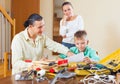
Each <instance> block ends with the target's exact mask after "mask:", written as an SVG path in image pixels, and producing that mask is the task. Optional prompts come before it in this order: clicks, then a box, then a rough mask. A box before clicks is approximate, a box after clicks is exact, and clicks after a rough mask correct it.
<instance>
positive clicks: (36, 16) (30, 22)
mask: <svg viewBox="0 0 120 84" xmlns="http://www.w3.org/2000/svg"><path fill="white" fill-rule="evenodd" d="M42 19H43V17H42V16H40V15H39V14H36V13H33V14H31V15H30V16H29V17H28V19H27V20H26V21H25V22H24V27H25V28H26V27H28V26H29V25H33V23H34V22H35V21H41V20H42Z"/></svg>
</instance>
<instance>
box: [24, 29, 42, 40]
mask: <svg viewBox="0 0 120 84" xmlns="http://www.w3.org/2000/svg"><path fill="white" fill-rule="evenodd" d="M24 36H25V39H26V41H29V40H30V37H29V35H28V27H27V28H26V29H25V30H24ZM42 37H43V36H42V35H38V36H37V37H36V39H35V40H36V41H38V40H40V39H41V38H42Z"/></svg>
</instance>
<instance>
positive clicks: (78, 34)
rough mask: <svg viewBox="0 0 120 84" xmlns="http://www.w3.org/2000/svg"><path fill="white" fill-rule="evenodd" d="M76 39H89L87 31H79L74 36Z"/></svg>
mask: <svg viewBox="0 0 120 84" xmlns="http://www.w3.org/2000/svg"><path fill="white" fill-rule="evenodd" d="M74 37H76V38H83V37H85V38H86V37H87V32H86V31H85V30H79V31H77V32H76V33H75V34H74Z"/></svg>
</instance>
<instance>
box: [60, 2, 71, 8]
mask: <svg viewBox="0 0 120 84" xmlns="http://www.w3.org/2000/svg"><path fill="white" fill-rule="evenodd" d="M65 5H70V6H71V7H72V8H73V6H72V4H71V3H70V2H64V3H63V4H62V8H63V6H65Z"/></svg>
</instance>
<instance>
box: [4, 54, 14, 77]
mask: <svg viewBox="0 0 120 84" xmlns="http://www.w3.org/2000/svg"><path fill="white" fill-rule="evenodd" d="M11 58H12V56H11V53H9V52H4V77H7V76H10V75H11V71H12V63H11Z"/></svg>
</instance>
